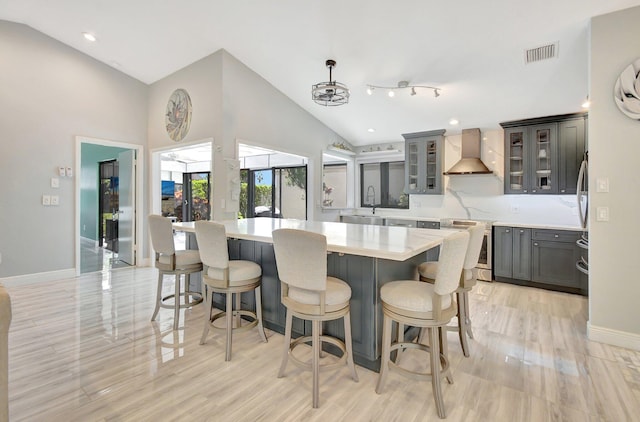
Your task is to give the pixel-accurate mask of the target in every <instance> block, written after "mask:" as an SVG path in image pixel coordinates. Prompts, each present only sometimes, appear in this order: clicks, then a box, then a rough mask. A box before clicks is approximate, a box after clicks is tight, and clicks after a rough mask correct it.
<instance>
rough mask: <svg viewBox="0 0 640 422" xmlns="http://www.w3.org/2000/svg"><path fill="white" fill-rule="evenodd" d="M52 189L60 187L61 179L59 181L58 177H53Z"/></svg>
mask: <svg viewBox="0 0 640 422" xmlns="http://www.w3.org/2000/svg"><path fill="white" fill-rule="evenodd" d="M51 187H52V188H59V187H60V179H58V178H57V177H52V178H51Z"/></svg>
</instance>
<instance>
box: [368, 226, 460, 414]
mask: <svg viewBox="0 0 640 422" xmlns="http://www.w3.org/2000/svg"><path fill="white" fill-rule="evenodd" d="M468 243H469V233H467V232H466V231H464V232H457V233H454V234H452V235H451V236H449V237H447V238H445V239H444V241H443V242H442V247H441V249H440V265H439V267H438V272H437V274H436V278H435V283H434V284H429V283H423V282H421V281H417V280H400V281H392V282H389V283H387V284H385V285H383V286H382V288H381V289H380V299H381V301H382V313H383V315H384V318H383V327H382V356H381V361H380V375H379V377H378V385H377V386H376V393H378V394H380V393H382V389H383V386H384V382H385V380H386V377H387V374H388V373H389V370H390V369H393V370H397V371H399V372H400V373H401V374H402V375H404V376H407V377H410V378H416V379H427V380H429V379H430V380H431V385H432V387H433V395H434V398H435V402H436V408H437V410H438V416H440V417H441V418H445V417H446V412H445V409H444V400H443V399H442V388H441V385H440V380H441V378H442V377H443V376H445V377H447V379H448V380H449V382H450V383H452V382H453V379H452V378H451V376H450V371H449V359H448V356H447V353H446V351H447V348H446V342H447V336H446V335H443V328H444V327H445V326H446V325H447V324H448V323H449V321H451V318H452V317H453V316H454V315H455V314H456V311H457V309H456V303H455V300H454V298H453V293H454V292H455V290H456V288H457V287H458V283H459V280H460V272H461V271H462V264H463V262H464V257H465V253H466V251H467V245H468ZM394 321H395V322H398V323H399V324H405V325H411V326H414V327H424V328H426V329H427V332H428V335H429V346H425V345H423V344H420V343H413V342H395V343H393V344H392V340H391V328H392V324H393V322H394ZM409 348H411V349H420V350H424V351H428V352H429V353H430V360H429V364H430V368H431V370H430V372H425V373H418V372H415V371H410V370H408V369H405V368H402V367H400V366H399V365H398V364H396V363H395V362H393V361H391V360H390V356H391V352H392V351H394V350H398V349H409ZM441 349H442V350H441Z"/></svg>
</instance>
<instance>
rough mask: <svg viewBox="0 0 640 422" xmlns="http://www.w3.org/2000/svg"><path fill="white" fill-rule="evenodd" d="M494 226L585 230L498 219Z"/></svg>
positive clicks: (576, 227) (575, 227)
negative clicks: (508, 221)
mask: <svg viewBox="0 0 640 422" xmlns="http://www.w3.org/2000/svg"><path fill="white" fill-rule="evenodd" d="M493 225H494V226H501V227H521V228H527V229H546V230H572V231H579V232H581V231H584V230H583V229H582V227H580V226H570V225H566V226H565V225H560V224H529V223H507V222H504V221H496V222H495V223H493Z"/></svg>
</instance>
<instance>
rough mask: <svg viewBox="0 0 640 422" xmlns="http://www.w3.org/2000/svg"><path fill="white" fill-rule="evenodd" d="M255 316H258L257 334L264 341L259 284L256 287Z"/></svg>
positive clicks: (265, 337) (265, 340) (265, 338)
mask: <svg viewBox="0 0 640 422" xmlns="http://www.w3.org/2000/svg"><path fill="white" fill-rule="evenodd" d="M255 292H256V316H257V317H258V334H260V338H261V339H262V341H264V342H265V343H266V342H267V336H266V335H265V333H264V325H262V295H261V294H260V286H258V287H256V289H255Z"/></svg>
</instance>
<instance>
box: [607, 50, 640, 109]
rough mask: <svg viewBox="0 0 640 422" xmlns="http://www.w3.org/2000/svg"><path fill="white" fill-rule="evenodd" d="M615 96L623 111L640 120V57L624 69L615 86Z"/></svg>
mask: <svg viewBox="0 0 640 422" xmlns="http://www.w3.org/2000/svg"><path fill="white" fill-rule="evenodd" d="M613 98H614V100H615V102H616V105H617V106H618V108H619V109H620V111H621V112H623V113H624V114H626V115H627V116H628V117H630V118H632V119H634V120H640V59H637V60H636V61H634V62H633V63H631V64H630V65H629V66H627V67H626V68H625V69H624V70H623V71H622V73H621V74H620V76H619V77H618V79H617V80H616V84H615V86H614V88H613Z"/></svg>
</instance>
